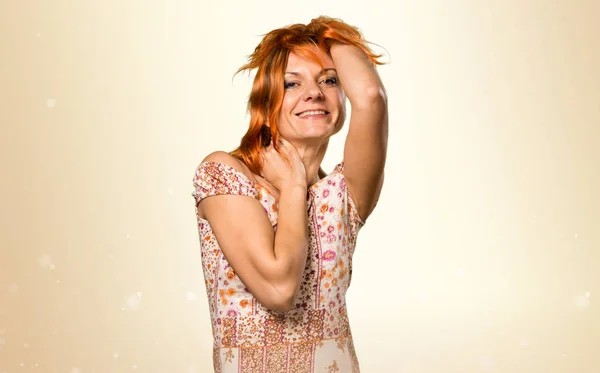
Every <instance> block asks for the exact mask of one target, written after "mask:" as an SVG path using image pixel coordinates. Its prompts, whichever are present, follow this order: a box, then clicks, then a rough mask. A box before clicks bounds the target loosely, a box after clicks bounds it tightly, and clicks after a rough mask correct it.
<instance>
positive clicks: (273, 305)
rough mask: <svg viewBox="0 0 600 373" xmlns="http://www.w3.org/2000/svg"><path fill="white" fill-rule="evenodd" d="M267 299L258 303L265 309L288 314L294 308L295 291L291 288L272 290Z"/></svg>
mask: <svg viewBox="0 0 600 373" xmlns="http://www.w3.org/2000/svg"><path fill="white" fill-rule="evenodd" d="M273 290H274V291H273V292H272V293H271V294H269V296H268V297H265V298H264V299H262V301H261V300H260V299H259V300H258V301H259V302H260V303H261V304H262V305H263V306H264V307H265V308H267V309H269V310H271V311H277V312H289V311H291V310H292V308H294V303H295V301H296V289H295V288H293V287H279V288H275V287H274V288H273Z"/></svg>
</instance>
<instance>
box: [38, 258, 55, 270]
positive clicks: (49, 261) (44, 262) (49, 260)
mask: <svg viewBox="0 0 600 373" xmlns="http://www.w3.org/2000/svg"><path fill="white" fill-rule="evenodd" d="M38 262H39V263H40V267H42V268H48V267H49V266H50V265H52V258H50V255H42V256H41V257H40V258H39V259H38Z"/></svg>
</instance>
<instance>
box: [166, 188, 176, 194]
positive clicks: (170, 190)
mask: <svg viewBox="0 0 600 373" xmlns="http://www.w3.org/2000/svg"><path fill="white" fill-rule="evenodd" d="M167 193H169V194H170V195H173V193H175V190H174V189H173V188H169V189H167Z"/></svg>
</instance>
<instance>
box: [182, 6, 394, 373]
mask: <svg viewBox="0 0 600 373" xmlns="http://www.w3.org/2000/svg"><path fill="white" fill-rule="evenodd" d="M366 45H367V44H366V41H365V40H364V39H363V38H362V36H361V34H360V32H359V31H358V30H357V29H356V28H354V27H352V26H349V25H347V24H346V23H344V22H342V21H340V20H336V19H332V18H328V17H319V18H316V19H313V20H312V21H311V23H310V24H308V25H302V24H296V25H291V26H289V27H285V28H281V29H277V30H274V31H271V32H270V33H268V34H266V35H265V36H264V38H263V40H262V41H261V42H260V43H259V45H258V46H257V47H256V49H255V51H254V53H253V54H252V55H251V56H250V58H249V62H248V64H246V65H245V66H242V67H241V68H240V70H239V71H244V70H251V69H257V73H256V77H255V79H254V83H253V87H252V92H251V94H250V98H249V111H250V114H251V119H250V127H249V129H248V132H247V133H246V135H245V136H244V137H243V139H242V141H241V144H240V146H239V148H238V149H236V150H234V151H232V152H230V153H226V152H215V153H212V154H210V155H208V156H207V157H206V158H205V159H204V160H203V161H202V163H201V164H200V165H199V166H198V168H197V170H196V174H195V177H194V186H195V192H194V193H193V195H194V197H195V199H196V206H197V209H196V212H197V218H198V227H199V234H200V241H201V256H202V264H203V270H204V277H205V283H206V289H207V293H208V300H209V306H210V313H211V319H212V326H213V337H214V351H213V352H214V353H213V358H214V360H213V361H214V370H215V372H222V373H229V372H277V373H282V372H359V365H358V360H357V357H356V354H355V352H354V347H353V342H352V335H351V332H350V326H349V322H348V316H347V313H346V304H345V293H346V290H347V288H348V285H349V284H350V277H351V272H352V253H353V251H354V246H355V242H356V236H357V233H358V231H359V229H360V228H361V227H362V225H363V224H364V222H365V221H366V219H367V218H368V217H369V215H370V214H371V212H372V211H373V209H374V207H375V205H376V202H377V199H378V197H379V194H380V191H381V188H382V184H383V170H384V165H385V157H386V148H387V132H388V118H387V102H386V96H385V89H384V87H383V84H382V82H381V80H380V78H379V75H378V74H377V72H376V69H375V65H376V64H380V63H379V62H378V61H377V58H379V57H380V56H377V55H374V54H373V53H372V52H371V51H370V49H369V48H368V47H367V46H366ZM239 71H238V72H239ZM346 97H347V98H348V100H349V101H350V104H351V107H352V111H351V116H350V128H349V129H348V135H347V138H346V143H345V148H344V158H343V159H344V161H343V162H342V163H340V164H339V165H338V166H337V167H336V168H335V170H334V171H333V172H331V173H330V174H329V175H326V174H325V173H324V172H323V170H322V169H321V167H320V164H321V161H322V160H323V157H324V156H325V152H326V150H327V144H328V141H329V138H330V137H331V136H332V135H334V134H335V133H337V132H338V131H339V130H340V128H341V127H342V125H343V123H344V121H345V100H346Z"/></svg>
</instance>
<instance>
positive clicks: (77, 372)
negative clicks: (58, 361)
mask: <svg viewBox="0 0 600 373" xmlns="http://www.w3.org/2000/svg"><path fill="white" fill-rule="evenodd" d="M71 373H81V370H79V368H73V369H71Z"/></svg>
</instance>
